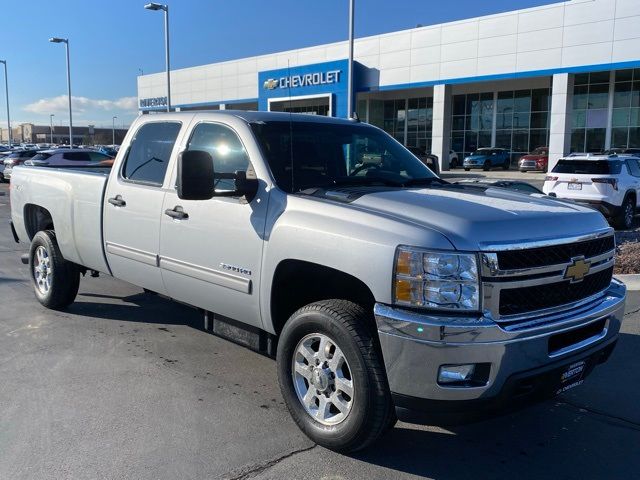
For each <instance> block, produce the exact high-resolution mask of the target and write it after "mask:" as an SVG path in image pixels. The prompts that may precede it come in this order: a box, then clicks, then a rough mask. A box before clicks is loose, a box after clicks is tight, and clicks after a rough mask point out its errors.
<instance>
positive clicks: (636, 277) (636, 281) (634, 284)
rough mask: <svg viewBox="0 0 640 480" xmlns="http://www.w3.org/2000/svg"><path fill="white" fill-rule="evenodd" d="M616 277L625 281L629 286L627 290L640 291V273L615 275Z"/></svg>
mask: <svg viewBox="0 0 640 480" xmlns="http://www.w3.org/2000/svg"><path fill="white" fill-rule="evenodd" d="M614 278H617V279H618V280H620V281H621V282H623V283H624V284H625V285H626V286H627V290H628V291H630V292H637V291H640V274H639V273H635V274H629V275H614Z"/></svg>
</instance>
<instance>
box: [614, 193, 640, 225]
mask: <svg viewBox="0 0 640 480" xmlns="http://www.w3.org/2000/svg"><path fill="white" fill-rule="evenodd" d="M635 214H636V205H635V199H634V198H633V197H632V196H631V195H627V196H626V197H625V198H624V201H623V202H622V206H621V207H620V213H619V214H618V216H617V217H616V218H615V219H614V224H615V227H616V228H618V229H620V230H629V229H630V228H632V227H633V221H634V218H635Z"/></svg>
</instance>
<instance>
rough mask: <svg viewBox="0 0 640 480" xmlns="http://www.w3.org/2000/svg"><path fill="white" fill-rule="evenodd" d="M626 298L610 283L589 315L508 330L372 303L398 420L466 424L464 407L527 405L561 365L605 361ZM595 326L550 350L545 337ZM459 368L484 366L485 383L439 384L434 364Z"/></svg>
mask: <svg viewBox="0 0 640 480" xmlns="http://www.w3.org/2000/svg"><path fill="white" fill-rule="evenodd" d="M625 295H626V289H625V287H624V285H623V284H621V283H620V282H618V281H616V280H614V281H612V283H611V285H610V286H609V288H608V290H607V291H606V293H605V295H604V296H603V297H602V298H600V299H598V301H597V302H595V303H594V304H593V305H592V306H591V307H590V308H589V309H588V310H586V311H585V310H582V311H581V312H580V313H579V314H573V315H572V313H571V311H569V312H567V315H566V316H565V317H564V318H563V319H562V320H560V321H556V322H554V323H552V324H550V325H545V324H544V323H542V326H539V327H535V328H531V329H526V330H515V331H507V330H505V329H503V328H501V327H500V326H499V325H498V324H496V323H495V322H494V321H492V320H490V319H487V318H485V317H482V316H481V317H479V318H461V317H448V318H446V317H442V316H435V315H425V314H418V313H415V312H412V311H408V310H403V309H396V308H392V307H389V306H386V305H381V304H377V305H376V307H375V316H376V321H377V325H378V334H379V337H380V344H381V347H382V353H383V357H384V362H385V367H386V371H387V377H388V380H389V386H390V389H391V392H392V395H393V398H394V401H395V402H396V407H397V411H398V414H399V416H400V418H402V419H406V420H412V421H419V422H422V421H425V422H426V421H428V422H434V423H439V422H441V421H444V422H445V423H454V422H455V421H458V420H459V421H467V420H468V418H467V417H468V413H469V407H470V406H473V410H474V413H475V414H477V413H479V412H480V411H490V412H496V411H500V410H503V409H504V408H503V407H504V406H505V405H506V404H510V403H511V401H512V400H514V398H515V397H520V396H522V397H523V399H524V397H525V396H526V397H527V398H528V399H530V400H532V399H537V398H543V397H545V396H548V395H549V394H550V393H555V391H553V388H554V385H555V386H557V379H558V375H557V374H558V371H559V370H561V369H562V368H566V367H567V366H569V365H570V364H572V363H573V362H575V361H577V360H583V359H584V360H586V361H587V364H588V367H587V368H586V369H585V373H584V375H585V376H586V375H587V374H588V373H590V371H591V370H592V369H593V366H594V365H595V364H597V363H598V362H600V361H604V360H606V358H607V357H608V355H609V353H610V351H611V350H612V349H613V345H614V344H615V342H616V340H617V336H618V332H619V330H620V324H621V322H622V318H623V315H624V301H625ZM599 322H600V323H599ZM600 324H602V325H603V328H602V329H601V330H602V331H598V333H597V334H594V335H591V334H589V335H590V336H589V337H588V338H580V339H579V340H578V341H576V343H575V344H570V345H567V346H566V348H562V349H561V350H557V351H552V352H550V345H551V344H550V338H552V337H553V338H554V339H555V338H557V336H558V334H565V333H568V335H569V336H571V335H573V333H576V336H577V334H578V333H579V332H582V331H583V330H584V331H589V329H590V328H593V326H594V325H600ZM461 364H476V365H483V366H487V369H488V370H487V373H486V378H484V379H483V382H481V383H480V384H473V385H470V386H446V385H444V386H443V385H441V384H439V383H438V372H439V369H440V367H441V366H443V365H461ZM483 368H484V367H483ZM552 380H553V381H552ZM525 390H526V392H525ZM522 393H527V395H521V394H522ZM476 407H477V408H476ZM438 418H440V420H437V419H438ZM443 419H444V420H443Z"/></svg>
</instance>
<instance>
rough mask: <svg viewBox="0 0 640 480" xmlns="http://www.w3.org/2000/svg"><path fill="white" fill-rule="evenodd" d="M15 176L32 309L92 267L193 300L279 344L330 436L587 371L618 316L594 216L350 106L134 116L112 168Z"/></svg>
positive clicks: (217, 323)
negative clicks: (509, 186) (414, 142)
mask: <svg viewBox="0 0 640 480" xmlns="http://www.w3.org/2000/svg"><path fill="white" fill-rule="evenodd" d="M10 194H11V214H12V228H13V232H14V236H15V238H16V241H24V242H30V243H31V247H30V252H29V254H28V255H25V256H24V261H25V262H26V263H28V264H29V265H30V272H31V278H32V281H33V285H34V290H35V295H36V297H37V299H38V300H39V301H40V302H41V303H42V304H43V305H44V306H46V307H48V308H53V309H62V308H65V307H67V306H69V305H70V304H71V303H72V302H73V301H74V299H75V296H76V294H77V291H78V284H79V281H80V277H81V275H83V274H85V273H87V272H91V273H93V274H94V275H95V274H96V272H102V273H104V274H108V275H113V276H114V277H117V278H120V279H122V280H126V281H127V282H130V283H133V284H135V285H139V286H141V287H143V288H145V289H146V290H149V291H152V292H156V293H158V294H161V295H165V296H168V297H171V298H173V299H176V300H178V301H180V302H184V303H186V304H189V305H193V306H195V307H197V308H199V309H201V310H202V311H203V312H204V328H205V329H207V330H212V331H213V332H214V333H217V334H219V335H222V336H224V337H227V338H230V339H232V340H234V341H236V342H238V343H241V344H243V345H246V346H248V347H250V348H253V349H255V350H258V351H261V352H263V353H264V354H265V355H268V356H274V357H276V359H277V371H278V381H279V384H280V387H281V390H282V395H283V397H284V399H285V401H286V404H287V406H288V408H289V410H290V412H291V415H292V416H293V418H294V419H295V421H296V422H297V424H298V425H299V426H300V428H301V429H302V430H303V431H304V432H305V433H306V434H307V435H308V436H309V437H310V438H311V439H313V440H314V441H315V442H317V443H319V444H321V445H324V446H326V447H328V448H331V449H335V450H340V451H353V450H357V449H360V448H363V447H365V446H367V445H369V444H370V443H371V442H373V441H374V440H375V439H376V438H378V437H379V436H380V435H381V434H382V433H383V432H384V431H385V430H387V429H389V428H391V427H392V426H393V425H394V424H395V422H396V420H397V419H398V418H399V419H401V420H404V421H411V422H425V423H426V422H429V423H452V422H453V423H458V422H462V421H470V420H474V419H475V418H481V417H483V416H486V415H491V414H495V413H498V412H504V411H505V410H508V409H512V408H514V407H517V406H520V405H523V404H525V403H528V402H530V401H533V400H538V399H543V398H547V397H549V396H551V395H554V394H557V393H561V392H564V391H566V390H568V389H569V388H572V387H574V386H577V385H580V384H581V383H582V382H583V380H584V378H585V377H586V376H587V375H588V374H589V373H590V372H591V371H592V370H593V368H594V367H595V365H597V364H598V363H601V362H604V361H605V360H606V359H607V357H608V356H609V354H610V353H611V351H612V350H613V348H614V345H615V343H616V340H617V337H618V331H619V329H620V324H621V321H622V318H623V310H624V301H625V286H624V285H623V284H622V283H620V282H618V281H616V280H614V279H613V278H612V272H613V262H614V249H615V242H614V237H613V232H612V230H611V228H610V227H609V226H608V225H607V223H606V221H605V220H604V218H603V217H602V215H600V213H598V212H596V211H594V210H592V209H590V208H588V207H583V206H579V205H576V204H572V203H569V202H564V201H559V200H554V199H552V198H549V197H545V196H543V195H524V194H520V193H517V192H514V191H510V190H506V189H500V188H492V187H486V186H485V187H478V186H473V185H452V184H449V183H447V182H445V181H443V180H441V179H440V178H438V177H437V176H436V175H434V174H433V173H432V172H431V171H430V170H429V169H428V168H427V167H425V166H424V164H423V163H422V162H421V161H419V160H418V159H417V158H416V157H415V156H413V155H412V154H411V153H410V152H409V151H408V150H407V149H405V148H404V147H403V146H402V145H400V144H399V143H398V142H396V141H395V140H394V139H393V138H391V137H390V136H388V135H387V134H386V133H384V132H383V131H381V130H379V129H377V128H375V127H372V126H370V125H366V124H363V123H359V122H357V121H348V120H338V119H330V118H320V117H313V116H304V115H289V114H285V113H257V112H182V113H174V114H158V115H145V116H141V117H139V118H138V119H137V120H136V121H135V122H134V124H133V125H132V127H131V129H130V130H129V133H128V134H127V137H126V139H125V141H124V144H123V146H122V148H121V149H120V151H119V153H118V156H117V158H116V160H115V164H114V166H113V168H112V169H111V171H110V173H108V174H107V173H104V172H98V171H83V170H82V169H76V170H70V169H55V168H37V167H17V168H16V169H15V170H14V172H13V177H12V179H11V192H10Z"/></svg>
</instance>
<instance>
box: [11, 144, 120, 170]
mask: <svg viewBox="0 0 640 480" xmlns="http://www.w3.org/2000/svg"><path fill="white" fill-rule="evenodd" d="M108 160H113V157H111V156H109V155H105V154H104V153H100V152H96V151H95V150H90V149H88V148H85V149H80V148H74V149H73V150H71V149H68V148H67V149H55V150H43V151H41V152H38V153H37V154H36V155H35V156H33V157H32V158H31V159H29V160H27V161H25V162H24V164H25V165H26V166H32V167H87V166H96V165H98V164H100V163H101V162H105V161H108Z"/></svg>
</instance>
